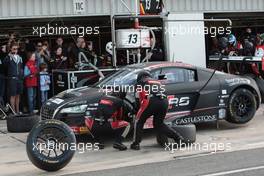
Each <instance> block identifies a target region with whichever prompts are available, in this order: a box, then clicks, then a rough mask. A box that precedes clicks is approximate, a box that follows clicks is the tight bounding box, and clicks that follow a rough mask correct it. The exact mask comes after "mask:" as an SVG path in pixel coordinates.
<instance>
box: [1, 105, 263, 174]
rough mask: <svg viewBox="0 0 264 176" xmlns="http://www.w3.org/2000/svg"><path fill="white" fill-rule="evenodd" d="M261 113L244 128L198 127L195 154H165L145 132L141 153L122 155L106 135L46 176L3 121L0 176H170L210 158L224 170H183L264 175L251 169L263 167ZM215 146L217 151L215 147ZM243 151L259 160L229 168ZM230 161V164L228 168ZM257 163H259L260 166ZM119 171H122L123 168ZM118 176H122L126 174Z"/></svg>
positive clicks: (19, 137)
mask: <svg viewBox="0 0 264 176" xmlns="http://www.w3.org/2000/svg"><path fill="white" fill-rule="evenodd" d="M263 110H264V106H263V105H262V107H261V108H260V109H259V110H258V112H257V113H256V115H255V117H254V119H253V120H252V121H250V122H249V123H248V124H245V125H232V124H229V123H227V122H225V121H223V122H220V123H219V128H216V124H215V123H208V124H203V125H199V126H198V127H197V128H198V130H197V143H196V146H200V147H199V148H197V147H196V150H195V148H192V150H190V148H182V149H181V151H179V150H178V151H174V152H172V151H168V150H167V151H165V149H164V148H160V147H159V146H158V145H157V144H156V139H155V136H154V134H153V131H152V130H150V131H149V130H148V131H146V132H145V136H144V138H143V142H142V149H141V150H140V151H132V150H127V151H124V152H119V151H116V150H114V149H113V148H112V144H111V142H112V140H111V134H109V135H106V137H105V141H106V148H105V149H104V150H100V151H85V152H84V153H80V152H81V151H77V152H76V155H75V156H74V158H73V160H72V161H71V163H70V164H69V165H68V166H66V167H65V168H64V169H62V170H61V171H58V172H56V173H47V172H45V171H41V170H39V169H37V168H35V167H34V166H33V165H32V164H31V162H30V161H29V160H28V158H27V154H26V149H25V141H26V137H27V134H26V133H19V134H18V133H8V132H7V131H6V123H5V121H0V156H1V160H0V170H1V172H0V175H23V176H24V175H69V174H73V175H75V174H76V173H85V174H83V175H87V172H90V171H100V170H104V169H114V168H120V167H124V168H123V171H125V170H126V169H127V168H128V169H129V170H130V172H129V173H133V169H134V168H135V174H134V175H138V174H139V173H138V172H137V171H138V169H137V168H141V169H142V167H144V166H146V168H148V166H153V167H154V168H156V170H157V169H158V167H159V166H160V165H161V166H162V165H163V166H164V165H168V169H165V170H168V172H167V173H170V172H169V171H170V168H175V169H177V170H178V168H176V166H174V165H177V163H176V162H177V161H179V160H182V161H184V160H190V161H195V159H196V158H203V160H205V161H207V162H208V163H213V162H214V160H213V159H212V158H215V160H216V161H218V159H219V160H221V159H222V160H223V162H222V165H225V168H223V170H208V172H197V171H196V170H193V171H192V170H190V169H189V167H188V166H186V168H185V170H189V171H188V173H189V174H187V175H197V173H203V174H205V173H214V171H215V172H216V171H217V172H219V171H230V170H234V169H241V168H252V167H253V170H252V172H253V171H256V172H259V173H262V172H260V171H263V172H264V170H263V169H262V168H257V170H254V167H258V166H263V165H264V162H263V160H264V159H263V151H262V150H261V149H260V148H264V140H263V136H264V128H263V125H264V122H263V116H264V115H263ZM131 140H132V139H131V138H129V139H128V140H127V141H126V142H125V144H127V145H129V144H130V143H131ZM79 142H90V141H89V137H81V138H79ZM198 144H199V145H198ZM216 145H217V146H218V147H215V146H216ZM201 146H203V147H201ZM252 149H258V150H252ZM243 150H246V151H252V152H253V153H254V155H255V156H258V157H256V159H255V162H253V158H251V159H250V158H249V157H246V156H247V155H245V157H242V158H240V159H238V160H244V161H245V162H244V165H243V167H231V166H232V165H235V164H236V162H237V161H236V160H235V159H234V160H231V159H229V158H230V157H229V156H232V155H235V154H236V152H246V151H243ZM258 152H259V153H260V154H259V155H258ZM237 155H238V154H237ZM248 156H250V154H248ZM210 158H211V159H212V161H211V159H210ZM217 158H218V159H217ZM231 158H232V157H231ZM261 159H262V160H261ZM231 161H232V163H233V164H229V163H230V162H231ZM197 162H198V161H197ZM192 163H194V162H192ZM257 163H259V165H258V164H257ZM142 164H147V165H142ZM261 164H262V165H261ZM136 165H142V166H136ZM204 165H205V163H204ZM128 166H130V167H128ZM133 166H136V167H133ZM169 166H170V167H169ZM241 166H242V165H241ZM246 166H248V167H246ZM208 167H209V166H208ZM182 169H184V168H182ZM197 169H198V168H197ZM203 169H204V168H202V167H201V168H200V170H201V171H203ZM118 170H121V171H122V168H121V169H118ZM177 170H175V173H177ZM111 171H113V170H110V171H109V172H108V171H107V170H106V171H100V172H95V175H96V173H100V174H101V175H102V174H103V175H107V173H108V174H111V173H112V172H111ZM92 173H93V172H92ZM116 173H117V175H118V173H123V172H118V171H117V172H116ZM136 173H138V174H136ZM158 173H161V174H162V170H161V171H160V172H157V173H156V175H157V174H158ZM119 175H125V173H123V174H119ZM140 175H141V174H140ZM143 175H144V174H143ZM154 175H155V174H154ZM162 175H163V174H162ZM165 175H166V174H165ZM168 175H171V174H168ZM179 175H184V174H179Z"/></svg>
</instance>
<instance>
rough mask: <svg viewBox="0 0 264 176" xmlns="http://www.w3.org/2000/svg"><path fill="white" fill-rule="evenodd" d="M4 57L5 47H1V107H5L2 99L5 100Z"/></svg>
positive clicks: (5, 53) (5, 54)
mask: <svg viewBox="0 0 264 176" xmlns="http://www.w3.org/2000/svg"><path fill="white" fill-rule="evenodd" d="M6 56H7V52H6V45H2V46H1V51H0V105H1V106H4V105H5V101H4V99H5V85H6V84H5V83H6V78H5V74H6V72H5V66H4V59H5V57H6Z"/></svg>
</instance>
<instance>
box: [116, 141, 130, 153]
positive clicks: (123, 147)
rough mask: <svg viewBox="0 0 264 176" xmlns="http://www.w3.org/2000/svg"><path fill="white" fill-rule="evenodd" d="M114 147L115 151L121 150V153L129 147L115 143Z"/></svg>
mask: <svg viewBox="0 0 264 176" xmlns="http://www.w3.org/2000/svg"><path fill="white" fill-rule="evenodd" d="M113 147H114V148H115V149H117V150H120V151H124V150H127V147H126V146H125V145H124V144H122V143H119V142H115V143H114V144H113Z"/></svg>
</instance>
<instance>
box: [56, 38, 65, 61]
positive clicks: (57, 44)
mask: <svg viewBox="0 0 264 176" xmlns="http://www.w3.org/2000/svg"><path fill="white" fill-rule="evenodd" d="M63 43H64V40H63V38H62V37H58V38H57V40H56V46H55V48H58V47H61V48H62V54H63V56H65V57H68V49H67V48H66V47H65V46H64V44H63Z"/></svg>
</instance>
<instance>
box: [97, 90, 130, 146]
mask: <svg viewBox="0 0 264 176" xmlns="http://www.w3.org/2000/svg"><path fill="white" fill-rule="evenodd" d="M125 97H126V93H125V92H121V91H119V92H114V93H112V94H111V95H105V96H103V97H102V99H101V100H100V102H99V104H98V110H97V118H99V119H100V121H101V122H105V123H102V125H103V124H106V125H110V126H111V128H112V129H113V130H114V131H115V135H116V138H115V142H114V144H113V147H114V148H115V149H118V150H126V149H127V147H126V146H125V145H124V144H123V143H122V141H123V140H124V139H125V138H126V136H127V134H128V133H129V131H130V124H129V122H127V121H124V120H123V117H124V102H123V99H124V98H125ZM100 145H101V148H103V147H102V145H103V144H100Z"/></svg>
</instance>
